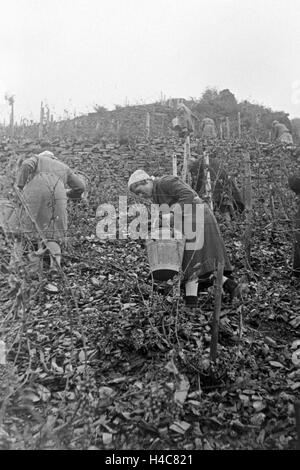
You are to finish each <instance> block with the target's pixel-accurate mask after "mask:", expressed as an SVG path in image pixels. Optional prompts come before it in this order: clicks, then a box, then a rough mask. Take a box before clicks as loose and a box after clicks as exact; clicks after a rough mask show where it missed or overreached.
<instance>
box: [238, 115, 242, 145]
mask: <svg viewBox="0 0 300 470" xmlns="http://www.w3.org/2000/svg"><path fill="white" fill-rule="evenodd" d="M238 136H239V139H240V138H241V137H242V128H241V113H240V112H238Z"/></svg>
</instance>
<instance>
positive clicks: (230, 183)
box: [188, 156, 245, 220]
mask: <svg viewBox="0 0 300 470" xmlns="http://www.w3.org/2000/svg"><path fill="white" fill-rule="evenodd" d="M188 169H189V171H190V173H191V177H192V186H193V188H194V189H195V191H196V192H197V193H198V194H199V195H200V197H201V195H203V194H204V193H205V192H206V187H205V183H206V178H205V163H204V159H203V157H202V156H201V157H199V158H195V157H192V158H190V159H189V161H188ZM207 170H208V171H209V174H210V179H211V187H212V198H213V202H214V206H215V207H216V208H218V209H219V210H220V212H221V213H222V214H223V215H224V217H225V218H226V219H228V220H231V218H234V215H235V213H236V212H240V213H242V212H243V211H244V209H245V205H244V202H243V198H242V196H241V194H240V191H239V189H238V187H237V185H236V182H235V180H234V178H233V177H231V176H230V175H229V174H228V173H227V171H226V170H225V168H224V163H223V162H222V161H221V160H220V159H218V158H210V160H209V166H208V168H207Z"/></svg>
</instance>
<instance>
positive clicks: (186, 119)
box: [172, 103, 198, 137]
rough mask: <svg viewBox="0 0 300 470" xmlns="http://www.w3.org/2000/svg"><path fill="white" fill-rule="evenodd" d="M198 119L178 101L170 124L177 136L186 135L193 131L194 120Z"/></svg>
mask: <svg viewBox="0 0 300 470" xmlns="http://www.w3.org/2000/svg"><path fill="white" fill-rule="evenodd" d="M196 121H198V118H197V116H196V115H195V114H194V113H193V112H192V111H191V110H190V109H189V108H188V107H187V106H186V105H185V104H184V103H179V104H178V106H177V112H176V118H175V119H173V121H172V124H173V127H174V129H175V130H176V131H178V134H179V137H187V136H188V135H190V134H192V133H193V132H195V122H196Z"/></svg>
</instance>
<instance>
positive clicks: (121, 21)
mask: <svg viewBox="0 0 300 470" xmlns="http://www.w3.org/2000/svg"><path fill="white" fill-rule="evenodd" d="M0 7H1V9H0V12H1V13H0V119H2V120H3V119H4V118H7V116H8V105H7V102H5V100H4V93H5V92H8V93H10V94H14V95H15V113H16V118H17V119H20V117H21V116H23V117H27V118H31V119H38V116H39V107H40V102H41V101H43V102H45V103H48V105H49V106H50V108H51V111H52V112H53V113H54V115H55V116H62V115H63V111H64V109H67V110H68V111H69V112H70V113H71V114H73V113H74V111H76V113H77V114H80V113H86V112H89V111H93V105H94V104H99V105H103V106H106V107H108V108H109V109H113V107H114V105H116V104H121V105H123V104H124V103H125V100H126V98H127V100H128V102H129V104H136V103H137V102H141V101H144V102H153V101H156V100H158V99H159V97H160V93H161V92H163V93H164V94H165V95H166V96H167V97H183V98H189V97H194V98H198V97H200V96H201V94H202V92H203V91H204V89H205V88H206V87H217V88H218V89H219V90H221V89H224V88H229V89H230V90H231V91H232V92H233V93H234V94H235V95H236V97H237V98H238V100H241V99H249V100H252V101H255V102H258V103H260V104H264V105H266V106H270V107H271V108H272V109H274V110H284V111H286V112H288V113H290V117H296V116H298V117H300V1H299V0H9V1H6V0H0Z"/></svg>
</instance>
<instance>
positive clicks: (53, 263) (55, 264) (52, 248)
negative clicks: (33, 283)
mask: <svg viewBox="0 0 300 470" xmlns="http://www.w3.org/2000/svg"><path fill="white" fill-rule="evenodd" d="M46 246H47V248H48V250H49V252H50V255H51V256H50V271H58V269H59V268H60V266H61V249H60V246H59V244H58V243H56V242H52V241H51V242H47V243H46Z"/></svg>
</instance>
